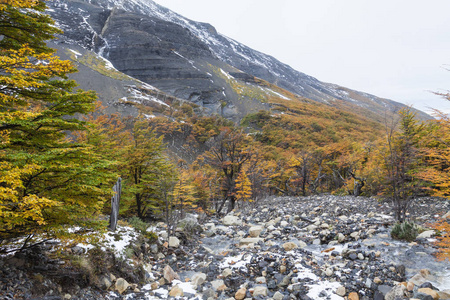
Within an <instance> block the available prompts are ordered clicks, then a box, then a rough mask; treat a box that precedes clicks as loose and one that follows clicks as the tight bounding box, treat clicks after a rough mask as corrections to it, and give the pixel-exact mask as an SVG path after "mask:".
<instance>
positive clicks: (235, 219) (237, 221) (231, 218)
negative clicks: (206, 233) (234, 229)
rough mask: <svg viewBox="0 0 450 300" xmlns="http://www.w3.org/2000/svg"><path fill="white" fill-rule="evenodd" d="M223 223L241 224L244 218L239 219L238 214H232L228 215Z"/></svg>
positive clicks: (230, 224) (229, 224)
mask: <svg viewBox="0 0 450 300" xmlns="http://www.w3.org/2000/svg"><path fill="white" fill-rule="evenodd" d="M222 222H223V225H226V226H240V225H242V220H241V219H239V218H238V217H236V216H232V215H226V216H225V217H224V218H223V219H222Z"/></svg>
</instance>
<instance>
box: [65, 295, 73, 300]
mask: <svg viewBox="0 0 450 300" xmlns="http://www.w3.org/2000/svg"><path fill="white" fill-rule="evenodd" d="M64 299H66V300H69V299H72V295H71V294H65V295H64Z"/></svg>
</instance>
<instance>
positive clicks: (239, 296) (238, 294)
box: [234, 287, 247, 300]
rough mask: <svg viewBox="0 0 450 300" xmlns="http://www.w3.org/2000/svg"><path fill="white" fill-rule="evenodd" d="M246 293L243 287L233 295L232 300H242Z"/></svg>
mask: <svg viewBox="0 0 450 300" xmlns="http://www.w3.org/2000/svg"><path fill="white" fill-rule="evenodd" d="M246 293H247V289H246V288H245V287H242V288H240V289H238V290H237V291H236V293H235V294H234V298H235V299H236V300H243V299H244V298H245V294H246Z"/></svg>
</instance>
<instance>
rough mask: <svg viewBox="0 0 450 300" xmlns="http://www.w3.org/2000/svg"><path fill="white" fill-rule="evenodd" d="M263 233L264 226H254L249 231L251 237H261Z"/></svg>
mask: <svg viewBox="0 0 450 300" xmlns="http://www.w3.org/2000/svg"><path fill="white" fill-rule="evenodd" d="M262 231H263V227H262V226H252V227H250V229H249V230H248V234H249V235H250V237H259V235H260V234H261V232H262Z"/></svg>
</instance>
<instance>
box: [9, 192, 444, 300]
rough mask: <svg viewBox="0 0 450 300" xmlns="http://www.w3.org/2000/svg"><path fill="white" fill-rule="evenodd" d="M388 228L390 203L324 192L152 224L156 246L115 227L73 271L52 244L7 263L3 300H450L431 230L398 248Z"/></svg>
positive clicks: (416, 210)
mask: <svg viewBox="0 0 450 300" xmlns="http://www.w3.org/2000/svg"><path fill="white" fill-rule="evenodd" d="M449 211H450V201H448V200H439V201H437V200H436V199H431V198H423V199H420V200H417V201H415V202H414V203H413V204H412V206H411V208H410V216H409V217H410V218H411V219H412V220H414V221H415V222H416V223H419V224H427V223H428V222H432V221H434V220H436V219H437V218H438V217H440V216H443V215H445V214H448V212H449ZM199 219H200V220H199ZM393 223H394V219H393V218H392V209H391V206H390V204H389V203H380V202H378V201H377V200H376V199H373V198H363V197H358V198H354V197H337V196H329V195H322V196H312V197H299V198H273V199H267V200H265V201H263V202H259V203H258V204H256V205H254V207H245V208H241V209H238V210H236V211H235V212H232V213H231V214H229V215H227V216H225V217H223V218H221V219H218V218H214V217H212V218H210V217H206V216H199V217H195V216H189V217H188V218H186V219H185V220H183V221H182V222H181V223H180V226H179V228H178V230H177V232H176V233H175V235H174V236H172V237H168V235H167V232H166V231H165V225H164V224H163V223H158V224H155V226H154V227H152V228H150V229H149V230H154V231H156V232H157V233H158V235H159V238H158V242H157V243H156V244H150V243H148V242H146V240H145V239H144V240H140V239H139V238H138V237H137V234H135V233H133V232H132V231H131V230H130V229H125V228H122V227H120V228H119V230H118V232H116V233H111V234H110V237H111V238H112V239H113V240H114V239H115V240H116V242H118V243H116V244H115V246H113V247H112V248H114V249H113V250H114V251H109V250H108V247H107V245H109V246H110V247H111V245H112V244H102V245H103V246H102V247H100V248H98V247H97V248H94V247H93V246H91V245H83V244H78V245H76V246H72V247H71V248H70V249H69V250H66V252H69V254H70V257H71V259H72V263H71V264H70V266H69V265H68V264H67V262H66V261H64V260H63V259H61V255H62V256H64V255H63V254H64V252H63V253H62V254H60V256H55V257H56V258H54V259H52V258H51V257H52V255H51V253H52V249H54V245H53V244H52V243H51V242H50V243H46V244H43V245H42V246H41V247H39V248H36V249H30V250H29V251H25V252H23V253H17V254H16V255H14V256H8V257H3V259H1V260H0V299H167V298H169V299H171V298H176V297H177V298H178V299H205V300H207V299H230V300H231V299H277V300H281V299H392V300H394V299H413V298H416V299H450V262H449V261H446V262H437V261H435V260H434V257H433V256H432V254H433V253H434V252H435V251H436V249H435V248H434V245H433V241H435V239H434V237H433V235H434V234H435V233H434V232H432V231H428V230H426V231H425V232H423V233H422V234H421V235H420V236H419V237H418V238H417V239H416V241H415V242H412V243H407V242H399V241H395V240H392V239H391V238H390V236H389V232H390V227H391V226H392V224H393ZM113 240H110V242H111V243H112V242H113ZM53 243H54V244H55V243H56V242H55V241H53ZM105 245H106V246H105ZM66 254H67V253H66ZM65 257H67V256H65ZM74 261H75V262H78V264H75V263H74ZM83 261H85V262H84V265H83ZM77 266H78V267H77ZM2 297H3V298H2Z"/></svg>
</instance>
